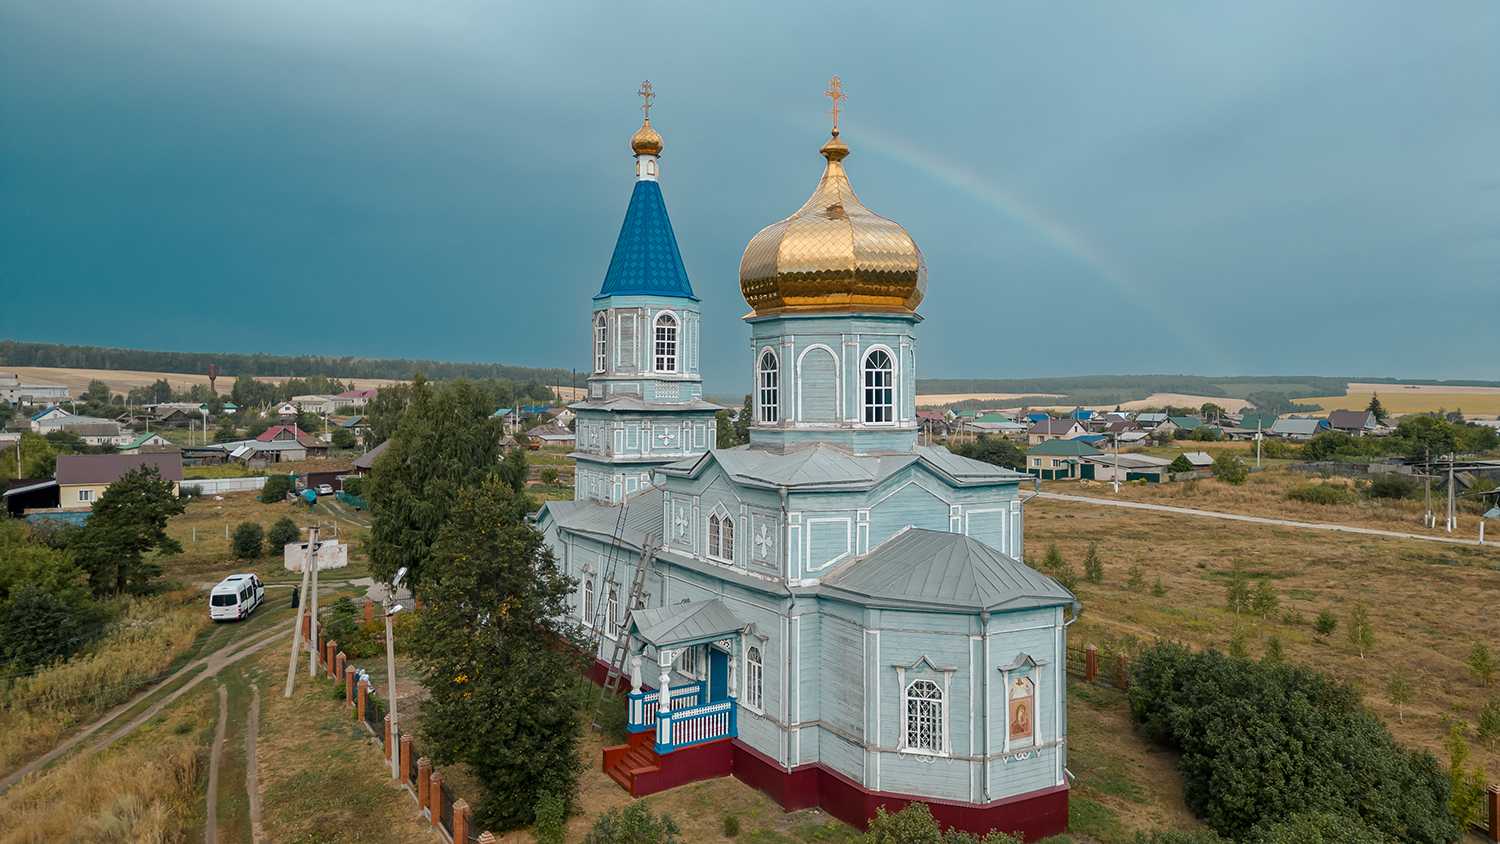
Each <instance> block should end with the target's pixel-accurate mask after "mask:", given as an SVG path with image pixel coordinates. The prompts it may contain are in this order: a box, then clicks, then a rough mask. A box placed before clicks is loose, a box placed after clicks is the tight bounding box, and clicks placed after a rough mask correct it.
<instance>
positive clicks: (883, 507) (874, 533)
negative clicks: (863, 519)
mask: <svg viewBox="0 0 1500 844" xmlns="http://www.w3.org/2000/svg"><path fill="white" fill-rule="evenodd" d="M927 486H928V487H931V488H935V489H941V485H940V484H937V483H928V484H927ZM908 527H919V528H926V529H928V530H940V531H947V530H948V502H947V501H944V500H943V499H941V498H939V497H937V496H936V495H934V494H933V493H932V492H931V491H930V489H928V488H924V487H923V486H921V485H918V484H916V483H908V484H907V485H905V486H903V487H900V488H899V490H898V491H897V492H895V493H894V494H891V495H890V496H889V497H887V498H886V499H885V500H884V501H881V502H880V503H878V504H876V505H875V506H874V507H872V508H871V509H870V544H869V547H870V548H877V547H879V546H880V543H882V542H884V541H886V540H887V539H890V538H891V537H892V536H894V535H896V534H897V533H900V532H901V531H902V530H903V529H905V528H908Z"/></svg>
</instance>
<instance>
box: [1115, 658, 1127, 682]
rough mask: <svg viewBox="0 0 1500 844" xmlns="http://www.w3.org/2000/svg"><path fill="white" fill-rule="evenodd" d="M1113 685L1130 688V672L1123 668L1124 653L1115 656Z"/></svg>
mask: <svg viewBox="0 0 1500 844" xmlns="http://www.w3.org/2000/svg"><path fill="white" fill-rule="evenodd" d="M1115 685H1116V686H1119V687H1120V688H1122V689H1128V688H1130V674H1129V673H1127V672H1126V670H1125V655H1124V654H1120V655H1119V656H1117V657H1115Z"/></svg>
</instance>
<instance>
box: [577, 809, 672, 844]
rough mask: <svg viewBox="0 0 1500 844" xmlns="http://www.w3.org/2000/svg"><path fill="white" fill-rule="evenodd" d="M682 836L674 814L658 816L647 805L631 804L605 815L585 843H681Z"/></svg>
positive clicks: (596, 823) (586, 837) (596, 822)
mask: <svg viewBox="0 0 1500 844" xmlns="http://www.w3.org/2000/svg"><path fill="white" fill-rule="evenodd" d="M681 834H682V830H680V829H678V828H677V824H676V823H675V822H674V821H673V820H672V816H671V815H667V814H663V815H661V816H660V817H657V816H656V815H653V814H651V810H650V809H648V808H646V804H644V803H631V804H630V805H628V806H626V807H625V808H623V809H610V810H609V812H607V813H606V814H604V815H601V816H600V817H599V819H598V820H596V821H594V827H593V829H590V830H589V834H588V835H586V836H584V838H583V844H681V842H682V839H681V838H680V837H679V836H680V835H681Z"/></svg>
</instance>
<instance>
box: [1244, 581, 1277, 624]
mask: <svg viewBox="0 0 1500 844" xmlns="http://www.w3.org/2000/svg"><path fill="white" fill-rule="evenodd" d="M1279 606H1281V599H1280V598H1278V597H1276V588H1275V587H1273V586H1272V585H1271V581H1269V580H1265V579H1262V580H1261V581H1260V582H1259V583H1257V584H1255V592H1254V594H1252V595H1251V596H1250V610H1251V611H1252V612H1254V613H1255V614H1256V615H1258V616H1260V617H1261V618H1271V617H1272V616H1274V615H1276V609H1277V607H1279Z"/></svg>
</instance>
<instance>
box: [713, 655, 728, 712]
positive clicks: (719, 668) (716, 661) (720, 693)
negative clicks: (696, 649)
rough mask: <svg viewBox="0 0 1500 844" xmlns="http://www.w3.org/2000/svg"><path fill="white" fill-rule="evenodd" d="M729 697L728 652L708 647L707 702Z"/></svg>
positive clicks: (715, 701)
mask: <svg viewBox="0 0 1500 844" xmlns="http://www.w3.org/2000/svg"><path fill="white" fill-rule="evenodd" d="M727 697H729V654H727V653H724V652H723V651H721V650H719V649H718V648H716V647H714V646H712V645H710V646H709V647H708V702H709V703H717V702H719V701H721V700H724V699H725V698H727Z"/></svg>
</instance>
